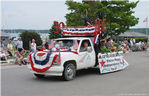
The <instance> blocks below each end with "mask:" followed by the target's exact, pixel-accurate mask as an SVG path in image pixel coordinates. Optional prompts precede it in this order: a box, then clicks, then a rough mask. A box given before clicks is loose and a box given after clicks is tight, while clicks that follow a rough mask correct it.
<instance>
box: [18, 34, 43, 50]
mask: <svg viewBox="0 0 149 96" xmlns="http://www.w3.org/2000/svg"><path fill="white" fill-rule="evenodd" d="M20 37H21V38H22V41H23V48H24V49H25V50H29V41H30V42H31V41H32V39H35V40H36V41H35V42H36V44H37V46H39V45H41V44H42V40H41V38H40V35H39V34H38V33H36V32H28V31H25V32H23V33H21V34H20Z"/></svg>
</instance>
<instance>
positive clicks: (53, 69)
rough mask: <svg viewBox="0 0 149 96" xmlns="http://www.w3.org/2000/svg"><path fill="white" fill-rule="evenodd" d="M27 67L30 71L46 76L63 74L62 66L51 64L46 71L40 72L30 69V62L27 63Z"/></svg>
mask: <svg viewBox="0 0 149 96" xmlns="http://www.w3.org/2000/svg"><path fill="white" fill-rule="evenodd" d="M28 68H29V70H30V71H31V72H32V73H35V74H42V75H48V76H62V75H63V70H64V67H63V66H52V67H51V68H50V69H48V70H47V71H46V72H43V73H40V72H36V71H34V70H32V68H31V65H30V64H28Z"/></svg>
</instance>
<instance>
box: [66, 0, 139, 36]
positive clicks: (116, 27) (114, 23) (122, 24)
mask: <svg viewBox="0 0 149 96" xmlns="http://www.w3.org/2000/svg"><path fill="white" fill-rule="evenodd" d="M65 4H66V5H67V6H68V10H70V11H71V12H70V13H67V14H66V16H65V17H66V23H67V24H68V25H69V26H86V13H87V12H88V16H89V18H90V21H91V22H90V23H91V24H93V25H94V24H95V20H96V19H97V18H99V17H101V18H105V19H106V32H104V34H105V35H110V36H117V35H119V34H121V33H124V32H125V31H126V30H128V29H129V28H130V27H131V26H134V25H136V24H137V23H138V20H139V18H136V17H135V16H133V13H134V11H133V9H134V8H135V7H136V6H137V4H138V1H137V2H130V1H129V0H122V1H114V0H108V1H107V0H102V1H85V0H83V1H82V2H75V1H66V3H65ZM100 13H101V14H100Z"/></svg>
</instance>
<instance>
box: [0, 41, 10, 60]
mask: <svg viewBox="0 0 149 96" xmlns="http://www.w3.org/2000/svg"><path fill="white" fill-rule="evenodd" d="M8 56H9V55H8V53H7V51H5V48H4V44H3V43H2V41H0V59H1V60H7V57H8Z"/></svg>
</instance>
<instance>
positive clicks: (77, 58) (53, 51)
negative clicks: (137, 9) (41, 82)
mask: <svg viewBox="0 0 149 96" xmlns="http://www.w3.org/2000/svg"><path fill="white" fill-rule="evenodd" d="M54 23H55V24H56V26H55V28H56V29H57V31H56V32H55V34H59V31H58V30H59V27H60V26H61V25H62V28H61V29H62V35H63V36H64V38H58V39H54V40H51V41H50V42H49V49H47V50H43V51H38V52H36V53H31V54H30V64H29V65H28V67H29V69H30V70H31V72H32V73H34V75H35V76H36V77H39V78H41V77H44V76H46V75H52V76H63V78H64V79H65V80H73V79H74V78H75V75H76V71H77V70H80V69H88V68H99V73H101V74H103V73H108V72H114V71H118V70H122V69H124V68H126V67H127V66H128V63H127V62H126V60H125V59H124V57H123V55H122V54H123V52H121V51H118V52H110V53H104V54H102V53H100V52H98V53H97V51H96V50H95V44H97V42H100V41H99V36H100V34H101V32H104V31H105V30H104V27H105V19H104V20H98V22H96V23H95V25H89V26H83V27H68V26H65V24H64V23H63V22H61V23H58V22H56V21H54ZM84 36H85V37H84ZM87 36H88V37H87ZM90 36H94V37H93V39H91V38H90Z"/></svg>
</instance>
